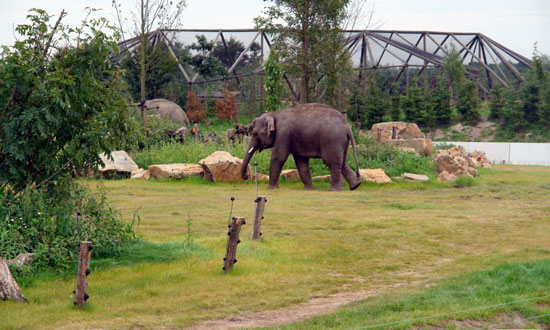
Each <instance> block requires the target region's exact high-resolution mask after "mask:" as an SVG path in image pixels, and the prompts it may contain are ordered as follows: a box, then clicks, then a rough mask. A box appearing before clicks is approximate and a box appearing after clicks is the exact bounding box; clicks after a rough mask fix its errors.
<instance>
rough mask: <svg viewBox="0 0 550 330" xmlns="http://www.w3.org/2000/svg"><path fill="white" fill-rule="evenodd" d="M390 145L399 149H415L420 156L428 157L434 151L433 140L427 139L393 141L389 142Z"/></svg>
mask: <svg viewBox="0 0 550 330" xmlns="http://www.w3.org/2000/svg"><path fill="white" fill-rule="evenodd" d="M388 143H389V144H391V145H393V146H396V147H399V148H410V149H414V151H416V152H417V153H419V154H422V155H425V156H428V155H429V154H431V153H432V151H433V144H432V140H430V139H425V138H412V139H407V140H400V139H392V140H389V141H388Z"/></svg>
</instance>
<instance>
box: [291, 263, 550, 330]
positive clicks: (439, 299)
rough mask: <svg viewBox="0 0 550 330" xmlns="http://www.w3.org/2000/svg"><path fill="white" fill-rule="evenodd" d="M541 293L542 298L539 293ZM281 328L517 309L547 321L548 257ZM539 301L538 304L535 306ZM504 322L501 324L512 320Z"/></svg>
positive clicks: (432, 321) (465, 323) (466, 318)
mask: <svg viewBox="0 0 550 330" xmlns="http://www.w3.org/2000/svg"><path fill="white" fill-rule="evenodd" d="M541 297H542V298H541ZM355 305H356V306H354V307H353V308H346V309H344V310H342V311H339V312H336V313H333V314H330V315H328V316H323V317H316V318H313V319H311V320H308V321H306V322H300V323H295V324H291V325H287V326H283V327H281V328H282V329H362V328H368V329H411V328H413V326H415V329H418V328H424V327H426V328H429V329H431V328H430V327H437V328H438V329H464V328H477V327H485V326H491V325H495V324H497V323H499V322H501V323H505V322H506V320H505V321H499V320H497V319H496V318H497V316H501V315H502V314H513V313H517V314H519V315H521V317H522V318H525V319H529V318H532V319H533V321H535V320H536V325H537V327H536V328H539V327H541V326H542V327H544V328H548V327H550V315H549V314H550V259H547V260H543V261H539V262H533V263H521V264H505V265H500V266H497V267H495V268H493V269H492V270H489V271H481V272H474V273H471V274H468V275H466V276H461V277H459V278H453V279H450V280H445V281H444V282H443V283H442V284H441V285H438V286H436V287H432V288H429V289H426V290H424V291H423V292H421V293H413V294H407V295H398V296H393V297H389V298H388V297H377V298H374V299H369V300H367V301H365V302H361V303H357V304H355ZM539 306H542V307H539ZM513 321H514V320H513V319H512V322H511V323H509V324H506V325H508V326H506V327H505V328H510V327H511V326H513V325H514V323H517V322H518V321H516V322H513Z"/></svg>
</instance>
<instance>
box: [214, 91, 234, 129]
mask: <svg viewBox="0 0 550 330" xmlns="http://www.w3.org/2000/svg"><path fill="white" fill-rule="evenodd" d="M236 98H237V97H236V95H235V94H234V93H233V92H230V91H229V90H228V89H226V88H224V89H223V99H221V100H216V116H217V117H218V118H220V119H224V120H227V121H234V122H238V119H237V100H236Z"/></svg>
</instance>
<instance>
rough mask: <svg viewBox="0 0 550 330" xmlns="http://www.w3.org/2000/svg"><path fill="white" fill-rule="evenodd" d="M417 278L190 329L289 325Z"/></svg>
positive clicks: (382, 292) (384, 292) (387, 290)
mask: <svg viewBox="0 0 550 330" xmlns="http://www.w3.org/2000/svg"><path fill="white" fill-rule="evenodd" d="M416 284H418V281H411V282H403V283H396V284H392V285H388V286H384V287H382V288H377V289H376V290H375V291H368V292H366V291H359V292H339V293H336V294H333V295H330V296H328V297H323V298H313V299H311V300H309V301H308V302H306V303H303V304H299V305H293V306H288V307H284V308H280V309H275V310H269V311H265V312H260V313H254V314H249V315H241V316H238V317H230V318H226V319H223V320H215V321H205V322H201V323H199V324H197V325H195V326H193V327H190V328H189V329H190V330H203V329H216V330H217V329H235V328H257V327H273V326H278V325H282V324H288V323H292V322H297V321H303V320H306V319H308V318H311V317H313V316H318V315H323V314H328V313H331V312H334V311H336V310H337V309H338V308H340V307H343V306H344V305H347V304H349V303H352V302H355V301H359V300H364V299H367V298H370V297H374V296H378V295H381V294H387V293H388V292H389V291H391V290H392V289H395V288H398V287H402V286H410V285H416Z"/></svg>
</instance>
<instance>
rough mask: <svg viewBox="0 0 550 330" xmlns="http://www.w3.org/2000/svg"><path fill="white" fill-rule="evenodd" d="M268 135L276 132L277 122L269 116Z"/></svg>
mask: <svg viewBox="0 0 550 330" xmlns="http://www.w3.org/2000/svg"><path fill="white" fill-rule="evenodd" d="M266 121H267V135H268V136H269V135H271V132H274V131H275V120H274V119H273V117H271V116H268V117H267V119H266Z"/></svg>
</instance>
